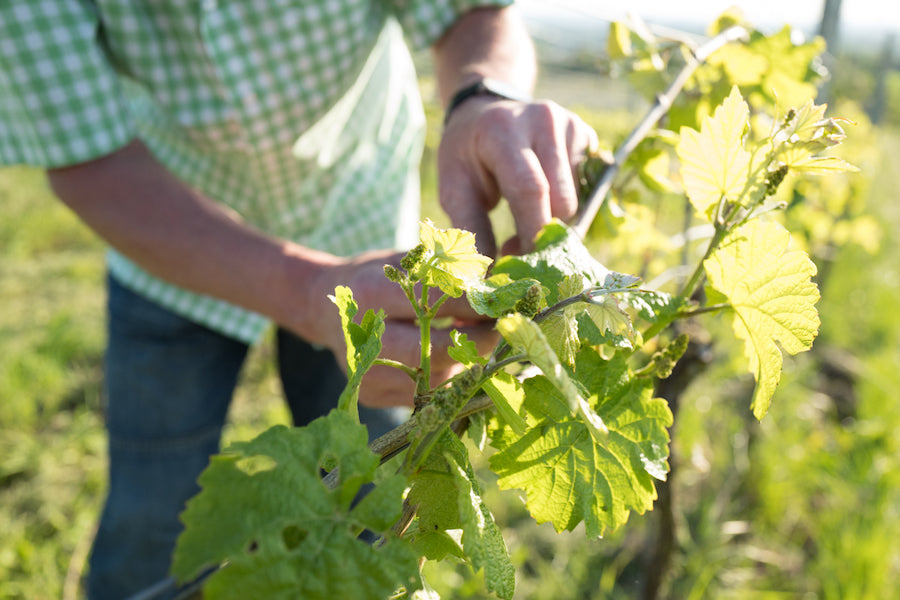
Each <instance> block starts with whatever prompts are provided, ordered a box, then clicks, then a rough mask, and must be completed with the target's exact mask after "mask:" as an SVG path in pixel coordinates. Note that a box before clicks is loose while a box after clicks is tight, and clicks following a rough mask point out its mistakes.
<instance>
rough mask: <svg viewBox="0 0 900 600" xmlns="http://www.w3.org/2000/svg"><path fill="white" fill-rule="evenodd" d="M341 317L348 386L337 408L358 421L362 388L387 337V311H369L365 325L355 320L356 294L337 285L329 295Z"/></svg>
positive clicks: (357, 308) (356, 311) (365, 317)
mask: <svg viewBox="0 0 900 600" xmlns="http://www.w3.org/2000/svg"><path fill="white" fill-rule="evenodd" d="M329 299H330V300H331V301H332V302H334V303H335V304H336V305H337V307H338V309H339V311H340V314H341V327H342V328H343V330H344V341H345V342H346V344H347V385H345V386H344V390H343V391H342V392H341V395H340V398H338V409H339V410H344V411H348V412H349V413H350V414H352V415H353V416H354V417H355V418H356V420H357V421H359V410H358V408H357V405H358V402H359V387H360V385H362V378H363V375H365V374H366V372H367V371H368V370H369V369H371V368H372V365H373V364H375V360H376V359H377V358H378V355H379V354H380V353H381V336H382V334H384V327H385V325H384V311H383V310H379V311H378V313H377V314H376V313H375V312H374V311H372V310H371V309H370V310H367V311H366V314H365V315H363V318H362V322H360V323H359V324H357V323H355V322H354V321H353V319H354V318H355V317H356V314H357V313H358V312H359V307H358V306H357V304H356V301H355V300H354V299H353V291H352V290H351V289H350V288H348V287H345V286H338V287H337V288H335V290H334V295H333V296H329Z"/></svg>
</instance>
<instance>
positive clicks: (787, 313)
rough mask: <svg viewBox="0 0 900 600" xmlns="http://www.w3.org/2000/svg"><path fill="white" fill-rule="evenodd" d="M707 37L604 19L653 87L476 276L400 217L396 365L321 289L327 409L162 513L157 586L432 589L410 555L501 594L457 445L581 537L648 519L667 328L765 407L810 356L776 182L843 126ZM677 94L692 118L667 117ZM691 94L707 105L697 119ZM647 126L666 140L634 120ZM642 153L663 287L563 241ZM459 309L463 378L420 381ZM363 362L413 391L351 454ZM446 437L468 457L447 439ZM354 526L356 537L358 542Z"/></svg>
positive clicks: (350, 304) (378, 328)
mask: <svg viewBox="0 0 900 600" xmlns="http://www.w3.org/2000/svg"><path fill="white" fill-rule="evenodd" d="M716 26H717V27H718V31H717V33H718V35H717V37H715V38H714V39H713V41H712V42H709V44H708V45H706V46H702V47H700V48H691V49H688V51H684V47H685V46H684V44H683V43H682V42H681V41H677V43H676V42H673V41H665V40H662V41H660V40H655V39H648V38H647V37H646V36H641V35H639V34H638V33H635V31H632V30H629V29H628V28H627V27H625V26H623V25H621V24H616V25H615V26H614V30H613V34H612V35H611V36H610V38H611V40H612V42H611V43H612V44H613V45H615V48H614V52H611V55H613V56H614V57H618V58H620V59H623V60H626V61H627V60H630V61H632V62H633V63H634V64H639V65H648V64H649V65H653V67H652V68H653V69H656V70H657V71H660V74H662V73H663V71H664V69H665V65H666V61H657V60H652V61H649V62H648V61H641V60H640V59H642V58H645V57H646V56H649V55H654V56H655V55H662V54H665V55H666V58H667V60H669V61H673V63H674V62H677V61H676V58H677V57H682V60H683V64H682V65H681V66H680V67H679V68H678V69H677V74H676V76H675V77H674V78H673V80H672V82H671V83H670V84H669V85H668V86H667V91H666V92H664V93H662V94H659V95H657V96H655V98H656V100H655V103H654V105H653V108H652V109H651V111H650V113H649V114H648V117H647V118H646V119H645V120H644V121H642V123H641V124H640V125H639V127H638V128H637V129H636V130H635V132H634V133H633V135H632V136H630V137H629V138H628V139H627V140H626V141H625V143H623V145H622V146H621V147H620V148H619V150H618V151H617V152H616V153H614V154H612V155H611V157H610V156H609V155H607V154H600V153H598V154H597V155H596V156H594V157H588V159H587V161H586V163H585V168H583V169H582V173H581V174H582V177H583V181H582V184H583V185H582V187H583V188H584V189H585V190H587V191H586V193H585V202H584V204H583V207H582V210H581V212H580V216H579V217H578V220H577V222H576V223H575V224H574V226H572V227H570V226H569V225H567V224H565V223H561V222H558V221H556V222H553V223H551V224H549V225H547V226H546V227H545V228H544V229H543V230H542V231H541V233H540V234H539V235H538V237H537V239H536V240H535V250H534V251H533V252H531V253H529V254H526V255H523V256H504V257H501V258H499V259H497V260H496V261H492V260H491V259H490V258H488V257H485V256H482V255H480V254H479V253H478V252H477V251H476V249H475V243H474V236H473V235H472V234H471V233H468V232H465V231H461V230H457V229H448V230H442V229H439V228H437V227H435V226H434V225H433V224H432V223H430V222H428V221H426V222H424V223H422V225H421V234H420V244H419V245H418V246H416V247H415V248H413V249H412V250H411V251H410V252H409V253H407V255H406V256H405V258H404V259H403V261H402V262H401V264H400V267H399V268H398V267H386V268H385V276H386V277H387V278H388V279H389V280H390V281H392V282H394V283H395V284H397V285H398V286H400V287H401V288H402V289H403V291H404V293H405V294H406V297H407V298H408V299H409V302H410V304H411V306H412V307H413V308H414V310H415V312H416V316H417V320H418V323H419V326H420V329H421V337H422V346H421V347H422V351H421V355H420V357H419V363H418V364H415V365H403V364H399V363H395V362H393V361H387V360H385V359H383V358H380V357H379V356H378V355H379V352H380V350H381V342H380V336H381V334H382V332H383V331H384V320H385V315H384V313H383V312H381V311H379V312H375V311H372V310H369V311H366V312H365V314H363V315H362V316H361V317H360V316H359V315H358V312H359V310H358V307H357V305H356V303H355V301H354V299H353V294H352V292H351V290H350V289H348V288H344V287H339V288H338V289H336V290H335V293H334V295H333V297H332V299H333V301H334V303H335V304H336V306H337V308H338V310H339V313H340V315H341V323H342V327H343V329H344V333H345V339H346V342H347V365H348V383H347V387H346V388H345V390H344V392H343V393H342V395H341V397H340V400H339V404H338V407H337V408H336V409H335V410H334V411H332V413H330V414H329V415H328V416H326V417H323V418H321V419H318V420H317V421H315V422H314V423H312V424H310V425H309V426H307V427H303V428H286V427H276V428H273V429H271V430H269V431H267V432H265V433H263V434H262V435H260V436H259V437H258V438H256V439H254V440H252V441H250V442H243V443H238V444H234V445H232V446H231V447H230V448H228V449H227V450H226V451H225V452H224V453H223V454H221V455H219V456H216V457H214V458H213V459H212V462H211V464H210V466H209V467H208V468H207V470H206V471H205V472H204V473H203V474H202V475H201V477H200V480H199V482H200V485H201V487H202V491H201V492H200V493H199V494H198V495H197V496H196V497H195V498H193V499H192V500H191V501H190V502H189V503H188V506H187V509H186V510H185V512H184V513H183V515H182V520H183V521H184V523H185V525H186V529H185V531H184V533H183V534H182V536H181V537H180V538H179V542H178V546H177V548H176V553H175V556H174V561H173V568H172V571H173V574H174V575H175V576H176V577H177V578H178V579H179V580H182V581H187V580H190V579H192V578H195V577H197V576H199V575H201V574H203V573H204V572H205V571H206V570H208V569H210V568H211V569H213V573H212V574H211V575H210V576H209V577H208V579H207V580H206V583H205V586H204V594H205V597H208V598H246V597H261V598H281V597H284V598H288V597H290V598H295V597H303V598H372V599H373V600H374V599H382V598H387V597H398V598H399V597H409V598H414V597H415V598H435V597H436V594H435V592H434V591H433V590H431V589H430V587H429V586H428V583H427V582H426V581H424V579H423V578H422V574H421V570H420V565H421V561H422V560H423V559H424V560H434V561H439V560H445V559H454V560H461V561H463V562H466V563H468V564H469V565H470V566H471V567H472V569H473V570H475V571H479V570H483V572H484V580H485V584H486V586H487V588H488V590H489V591H491V592H493V593H494V594H496V595H497V596H498V597H500V598H505V599H508V598H512V597H513V595H514V593H515V570H514V568H513V566H512V561H511V560H510V557H509V552H508V550H507V547H506V543H505V542H504V539H503V536H502V533H501V531H500V528H499V526H498V525H497V524H496V523H495V522H494V519H493V517H492V515H491V511H490V510H489V508H488V507H487V505H486V504H485V502H484V501H483V500H482V484H481V482H479V480H478V477H477V476H476V471H475V469H474V467H473V466H472V461H471V459H470V456H469V453H470V452H472V451H482V450H484V449H485V448H486V447H487V446H490V448H491V451H490V454H489V458H488V460H487V464H488V465H489V466H490V468H491V470H493V472H494V473H495V474H496V475H497V485H498V486H499V487H500V488H502V489H510V490H519V492H520V493H522V494H523V496H524V499H525V502H526V506H527V508H528V511H529V512H530V514H531V515H532V517H533V518H534V520H535V521H536V522H537V523H543V522H550V523H552V524H553V527H554V528H555V529H556V530H557V531H566V530H572V529H574V528H575V527H576V526H578V525H581V524H583V526H584V530H585V533H586V535H588V536H591V537H600V536H603V535H604V534H605V533H606V532H608V531H611V530H615V529H617V528H619V527H621V526H623V525H624V524H625V523H626V521H627V520H628V518H629V517H630V515H631V514H632V513H637V514H643V513H645V512H646V511H648V510H651V509H652V508H653V505H654V501H655V500H656V499H657V486H658V485H659V483H660V482H663V481H665V479H666V476H667V473H668V471H669V464H668V459H669V432H668V428H669V427H670V426H671V425H672V423H673V412H672V410H671V407H670V405H669V402H668V401H667V399H664V398H662V397H658V396H657V390H658V385H659V383H660V381H662V380H665V379H666V378H667V377H669V376H670V375H671V374H672V372H673V369H675V368H676V366H677V364H678V362H679V360H680V359H682V356H684V355H685V353H686V352H687V351H688V349H689V343H690V339H689V336H688V335H687V334H685V333H684V332H683V331H681V329H682V328H681V327H680V326H679V325H680V324H681V323H684V322H685V321H687V320H696V319H700V318H725V319H727V320H729V321H730V323H731V327H732V331H733V334H734V337H735V338H736V339H737V340H739V341H740V342H741V344H742V346H743V350H744V358H745V364H746V369H747V372H748V373H749V374H751V375H752V376H753V378H754V381H755V386H754V391H753V393H752V397H751V398H750V399H749V402H748V404H749V406H750V409H751V410H752V412H753V414H754V415H755V416H756V418H758V419H762V418H763V417H764V416H765V414H766V412H767V411H768V410H769V409H770V404H771V400H772V396H773V394H774V390H775V388H776V386H777V385H778V381H779V378H780V375H781V370H782V361H783V353H785V352H786V353H788V354H796V353H798V352H802V351H806V350H809V349H810V347H811V346H812V343H813V340H814V338H815V336H816V334H817V331H818V327H819V317H818V314H817V311H816V308H815V304H816V301H817V300H818V297H819V292H818V289H817V287H816V284H815V282H814V280H813V278H814V276H815V274H816V268H815V265H814V264H813V262H812V261H811V260H810V258H809V256H808V255H807V254H806V253H805V252H804V251H803V250H798V249H794V248H793V247H791V245H790V239H791V232H790V231H789V230H788V229H786V228H785V226H784V225H783V224H782V221H781V220H780V218H779V215H780V211H781V210H782V209H783V208H784V202H783V201H782V200H781V198H780V197H779V189H780V188H781V186H782V185H783V184H784V182H785V181H786V180H788V179H789V178H792V177H798V176H808V175H823V174H829V173H840V172H848V171H853V170H854V167H853V166H852V165H849V164H848V163H846V162H844V161H843V160H842V159H840V158H837V157H836V156H834V155H832V154H828V153H827V151H828V150H830V149H831V148H833V147H834V146H837V145H839V144H840V143H841V142H842V141H843V139H844V130H843V125H844V124H845V123H844V122H842V121H841V120H839V119H834V118H829V117H826V116H825V107H824V106H819V105H816V104H815V103H814V102H813V101H812V100H803V101H800V102H797V103H796V104H794V105H791V106H789V107H787V108H784V107H779V106H777V105H774V104H773V102H772V98H771V95H772V92H771V90H767V89H766V88H765V81H764V80H765V78H766V77H769V76H770V75H771V73H769V72H765V71H760V72H759V73H757V74H756V79H753V78H752V77H750V76H749V75H747V73H743V72H742V73H736V72H735V71H736V70H737V69H738V68H739V65H737V66H736V65H735V64H732V63H728V62H726V60H725V59H724V58H721V56H720V53H721V52H730V53H732V55H731V58H734V54H735V53H740V52H745V53H751V54H752V53H754V52H756V53H764V52H767V51H769V49H770V47H771V46H772V44H773V42H772V40H771V39H770V38H768V37H766V36H763V35H762V34H760V33H759V32H755V31H752V30H749V29H747V28H746V27H743V26H735V23H734V22H732V20H730V19H729V18H725V17H723V19H722V20H720V22H719V23H717V25H716ZM777 35H781V34H776V37H777ZM737 41H741V44H739V45H737V44H735V43H734V42H737ZM734 48H739V50H734ZM794 48H795V50H794V51H795V52H797V53H810V52H811V49H810V48H808V47H807V46H803V45H800V46H794ZM811 56H812V54H811ZM807 62H809V61H807ZM704 63H705V64H704ZM660 64H662V65H663V66H660ZM773 65H774V63H773ZM676 66H677V65H676ZM642 68H646V67H642ZM771 68H772V69H777V68H778V67H777V66H772V67H771ZM704 69H705V70H706V71H704ZM716 69H718V71H715V70H716ZM713 71H715V73H714V74H715V77H713V76H712V75H711V73H713ZM634 72H637V69H636V70H635V71H634ZM803 77H805V75H803V76H802V77H795V79H801V80H802V79H803ZM735 80H738V81H737V82H736V81H735ZM709 82H713V83H712V84H710V83H709ZM737 83H740V85H738V84H737ZM803 84H805V81H803V82H802V83H798V84H796V85H795V87H798V88H802V85H803ZM704 85H711V86H712V87H711V88H710V89H704V88H703V86H704ZM684 90H686V91H684ZM795 92H796V90H792V91H791V93H790V94H787V96H788V97H791V98H794V97H797V96H799V95H800V94H799V93H795ZM697 93H699V96H697V95H696V94H697ZM679 94H681V95H679ZM692 94H694V102H693V103H692V104H691V103H684V104H682V105H679V103H678V102H679V99H681V98H683V97H684V96H688V97H689V98H690V97H691V96H692ZM697 97H700V98H703V99H710V98H711V99H715V100H717V102H716V104H715V105H709V106H707V107H706V108H703V106H702V102H699V101H697V100H696V98H697ZM667 115H668V118H669V120H670V122H669V123H668V125H669V126H670V127H673V126H674V124H678V123H679V122H680V127H679V128H678V130H677V131H675V130H673V129H668V130H662V129H654V127H656V124H657V123H658V122H659V121H660V119H662V118H663V117H664V116H667ZM763 124H765V125H766V127H767V129H764V128H763V127H762V125H763ZM763 131H764V133H763ZM654 145H655V146H654ZM660 148H661V149H660ZM660 155H662V156H664V157H665V158H666V159H667V162H668V163H671V164H675V163H677V167H673V168H672V171H673V172H672V173H667V175H666V177H665V178H666V179H671V180H676V181H678V182H680V190H681V192H682V197H683V198H685V199H686V201H687V203H688V206H689V207H690V211H691V213H692V214H691V217H692V219H696V220H699V221H700V222H702V223H703V225H704V226H705V227H706V228H707V231H709V235H708V237H706V238H705V239H703V240H702V243H701V249H700V251H699V253H698V255H697V258H696V260H695V262H694V264H693V265H692V266H691V268H690V269H688V270H687V271H685V275H684V276H683V277H681V278H680V279H679V280H678V285H676V286H670V287H672V289H662V288H660V287H656V286H651V285H648V283H646V282H644V281H643V280H642V278H640V277H638V276H635V275H631V274H627V273H620V272H616V271H614V270H611V269H609V268H608V267H607V266H606V265H604V264H601V263H600V262H599V261H597V260H596V259H595V258H594V257H593V256H592V254H591V252H590V251H589V250H588V248H587V247H586V246H585V243H584V241H583V238H584V237H585V236H586V235H587V233H588V230H589V229H590V226H591V224H592V222H593V221H594V218H595V217H596V215H597V214H598V212H599V211H600V210H603V209H604V203H605V202H606V199H607V196H608V194H609V193H611V192H612V191H615V184H616V181H618V178H617V175H618V174H619V173H620V171H622V170H623V169H633V170H634V171H635V172H639V173H641V174H642V175H643V177H644V179H650V180H653V179H654V178H655V180H656V181H657V182H659V181H661V180H662V179H663V177H661V176H660V174H659V172H654V173H651V172H649V170H648V168H647V165H648V163H649V162H650V160H649V159H648V157H652V158H657V157H659V156H660ZM605 208H606V209H609V206H606V207H605ZM682 271H683V269H682ZM435 290H436V291H438V292H439V293H438V294H437V296H435V294H434V293H432V292H433V291H435ZM460 296H465V297H466V298H467V300H468V301H469V303H470V304H471V306H472V308H473V309H474V310H476V311H477V312H478V313H480V314H482V315H485V316H487V317H490V318H492V319H495V320H496V328H497V330H498V332H499V333H500V335H501V337H502V340H501V342H500V343H499V344H498V346H497V347H496V348H495V349H494V350H493V352H491V353H490V354H489V355H487V356H483V355H480V354H478V352H477V351H476V349H475V345H474V343H472V342H470V341H469V340H467V339H466V337H465V335H462V334H454V336H453V347H452V348H451V349H450V354H451V356H452V357H453V358H454V359H455V360H457V361H459V362H460V363H461V364H462V365H463V366H464V367H465V369H464V370H463V371H462V372H461V373H460V374H458V375H456V376H454V377H453V378H451V379H450V380H448V381H445V382H441V383H439V384H438V385H436V386H434V387H432V386H431V383H430V382H431V377H430V375H431V366H430V365H431V362H430V361H431V343H430V339H431V337H430V336H431V328H432V326H433V324H434V322H435V320H436V319H437V318H438V311H439V309H440V306H441V305H442V304H443V302H445V301H446V300H447V299H448V298H451V297H460ZM358 317H359V318H358ZM376 364H378V365H388V366H392V367H396V368H398V369H400V370H402V371H403V372H404V373H407V374H408V375H409V376H410V377H411V378H412V379H413V380H414V381H415V384H416V386H415V398H414V404H415V407H416V408H415V411H414V413H413V415H412V417H411V419H410V420H409V421H408V422H407V423H406V424H404V425H403V426H401V427H400V428H398V429H397V430H395V431H393V432H390V433H389V434H387V435H386V436H384V437H382V438H380V439H378V440H375V441H374V442H372V444H370V445H367V443H366V442H367V435H366V431H365V427H364V426H363V425H361V424H360V423H359V419H358V414H357V402H358V398H359V390H360V388H361V386H363V385H365V380H364V375H365V373H366V371H368V369H370V368H371V367H372V366H374V365H376ZM475 415H478V418H473V417H474V416H475ZM464 432H466V435H468V437H469V438H470V439H471V441H472V442H473V443H471V444H466V443H464V442H463V441H462V439H461V437H460V436H461V435H462V434H463V433H464ZM322 472H326V473H327V474H326V475H325V476H324V477H323V476H322ZM364 489H366V490H367V491H365V492H364V491H363V490H364ZM364 531H366V532H370V533H371V534H373V535H374V536H375V537H376V538H377V541H375V542H374V543H370V541H367V540H366V539H365V538H363V537H360V534H361V533H362V532H364Z"/></svg>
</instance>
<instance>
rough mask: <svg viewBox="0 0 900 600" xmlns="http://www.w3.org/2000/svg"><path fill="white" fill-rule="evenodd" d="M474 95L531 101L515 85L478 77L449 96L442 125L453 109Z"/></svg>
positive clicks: (445, 122)
mask: <svg viewBox="0 0 900 600" xmlns="http://www.w3.org/2000/svg"><path fill="white" fill-rule="evenodd" d="M474 96H493V97H494V98H501V99H503V100H515V101H516V102H531V101H532V98H531V96H530V95H528V94H526V93H524V92H522V91H521V90H520V89H518V88H516V87H515V86H513V85H510V84H508V83H506V82H505V81H500V80H498V79H491V78H490V77H485V78H484V79H480V80H478V81H476V82H475V83H472V84H470V85H467V86H466V87H464V88H462V89H460V90H459V91H457V92H456V93H455V94H453V97H452V98H450V102H449V103H448V104H447V110H446V112H445V113H444V125H446V124H447V121H448V120H449V119H450V115H451V114H453V111H454V110H456V109H457V108H458V107H459V105H460V104H462V103H463V102H465V101H466V100H468V99H469V98H472V97H474Z"/></svg>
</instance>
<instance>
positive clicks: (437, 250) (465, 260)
mask: <svg viewBox="0 0 900 600" xmlns="http://www.w3.org/2000/svg"><path fill="white" fill-rule="evenodd" d="M419 235H420V239H421V241H422V245H423V246H424V247H425V253H424V255H423V257H422V258H423V260H422V264H421V266H420V273H419V274H418V275H419V278H420V279H421V280H422V281H424V282H425V283H426V284H428V285H431V286H434V287H437V288H440V290H441V291H442V292H444V293H445V294H448V295H450V296H453V297H454V298H458V297H459V296H461V295H462V294H463V292H465V291H466V289H467V287H468V285H469V284H470V283H472V282H479V281H481V280H482V279H484V275H485V273H486V272H487V268H488V266H490V264H491V262H493V261H492V260H491V259H490V258H488V257H487V256H482V255H481V254H478V251H477V250H476V249H475V235H474V234H472V233H470V232H468V231H463V230H461V229H446V230H445V229H438V228H437V227H435V226H434V225H433V224H432V222H431V221H429V220H426V221H425V222H423V223H422V227H421V231H420V234H419Z"/></svg>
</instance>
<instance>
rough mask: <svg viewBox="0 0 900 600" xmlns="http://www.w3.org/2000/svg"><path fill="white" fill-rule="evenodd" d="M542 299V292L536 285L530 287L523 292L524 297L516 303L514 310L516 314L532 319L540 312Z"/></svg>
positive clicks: (538, 285)
mask: <svg viewBox="0 0 900 600" xmlns="http://www.w3.org/2000/svg"><path fill="white" fill-rule="evenodd" d="M543 299H544V294H543V291H542V290H541V286H540V284H538V283H535V284H534V285H532V286H531V287H530V288H528V290H526V291H525V295H524V296H522V298H520V299H519V301H518V302H516V304H515V307H514V310H515V311H516V312H517V313H521V314H522V315H524V316H526V317H528V318H529V319H533V318H534V316H535V315H536V314H538V312H540V310H541V304H542V301H543Z"/></svg>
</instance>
